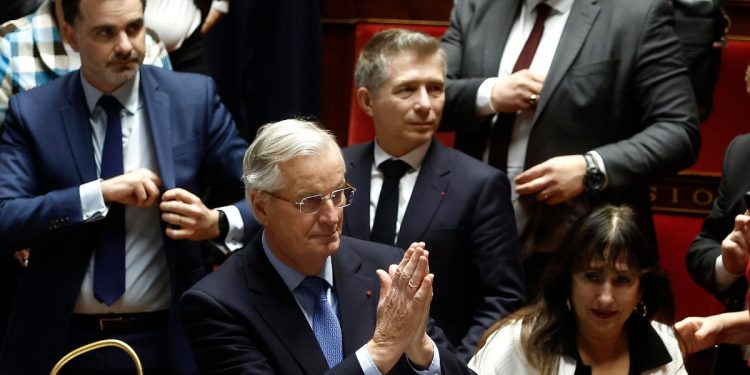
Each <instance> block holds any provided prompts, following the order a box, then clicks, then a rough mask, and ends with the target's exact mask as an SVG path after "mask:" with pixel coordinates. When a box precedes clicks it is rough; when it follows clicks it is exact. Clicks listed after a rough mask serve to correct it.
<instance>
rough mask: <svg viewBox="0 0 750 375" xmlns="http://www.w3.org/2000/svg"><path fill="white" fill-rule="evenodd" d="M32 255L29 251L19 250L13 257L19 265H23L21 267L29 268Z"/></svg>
mask: <svg viewBox="0 0 750 375" xmlns="http://www.w3.org/2000/svg"><path fill="white" fill-rule="evenodd" d="M30 254H31V253H30V252H29V249H23V250H18V251H16V252H15V253H13V257H15V258H16V260H17V261H18V263H20V264H21V267H23V268H26V267H28V266H29V255H30Z"/></svg>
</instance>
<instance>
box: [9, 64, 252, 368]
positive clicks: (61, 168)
mask: <svg viewBox="0 0 750 375" xmlns="http://www.w3.org/2000/svg"><path fill="white" fill-rule="evenodd" d="M140 85H141V87H140V90H141V91H140V92H141V100H142V101H143V102H144V103H145V105H146V113H147V117H148V122H149V128H150V131H151V136H152V139H153V144H154V152H155V155H156V159H157V164H158V169H159V170H158V172H157V173H158V174H159V176H160V178H161V180H162V188H163V189H165V190H166V189H171V188H175V187H181V188H184V189H186V190H189V191H191V192H193V193H195V194H197V195H198V196H203V195H204V193H205V192H206V190H207V188H208V187H209V184H208V183H209V182H210V183H211V184H210V186H211V188H212V193H213V194H217V195H218V196H222V197H224V198H223V200H224V203H225V204H226V203H231V202H236V201H237V200H238V199H242V197H243V189H242V186H241V184H240V180H239V179H240V176H241V175H242V170H241V168H242V157H243V153H244V150H245V148H246V143H245V142H244V141H243V140H242V139H241V138H240V137H239V135H238V134H237V131H236V130H235V127H234V122H233V121H232V119H231V117H230V116H229V114H228V112H227V111H226V110H225V109H224V107H223V106H222V105H221V103H220V101H219V99H218V96H217V95H216V93H215V91H214V88H213V84H212V82H211V81H210V80H209V79H207V78H205V77H202V76H198V75H192V74H180V73H173V72H169V71H165V70H161V69H158V68H153V67H149V66H143V67H142V68H141V78H140ZM88 112H89V111H88V108H87V106H86V104H85V99H84V94H83V89H82V87H81V81H80V78H79V73H78V72H77V71H76V72H74V73H71V74H69V75H66V76H64V77H61V78H59V79H57V80H55V81H54V82H51V83H50V84H48V85H46V86H43V87H40V88H37V89H34V90H32V91H29V92H27V93H21V94H18V95H14V96H13V97H12V98H11V100H10V111H9V114H8V117H7V119H6V122H5V126H4V128H3V134H2V141H0V252H2V253H5V254H10V253H11V252H13V251H16V250H18V249H23V248H29V247H30V248H32V249H33V251H32V255H31V260H30V262H29V268H28V269H27V270H26V272H25V273H24V276H23V280H22V281H21V286H20V290H19V295H18V298H17V300H16V304H15V307H14V311H13V313H12V316H11V320H10V324H9V326H8V331H7V334H6V337H5V340H4V344H3V346H2V352H1V353H0V373H13V374H20V373H24V374H36V373H46V372H49V371H50V369H51V368H52V366H53V365H54V363H55V362H56V361H57V360H58V359H59V358H60V357H62V356H63V355H64V354H65V343H66V338H67V333H68V327H69V323H70V317H71V313H72V310H73V307H74V305H75V303H76V298H77V296H78V293H79V290H80V286H81V282H82V280H83V277H84V274H85V272H86V269H87V266H88V265H89V259H90V258H91V254H92V251H93V247H94V244H95V243H96V240H97V236H98V235H100V233H101V222H94V223H84V222H83V217H82V214H81V202H80V198H79V192H78V189H79V186H80V185H81V184H83V183H86V182H89V181H93V180H95V179H96V178H97V174H96V163H95V161H94V151H93V145H92V142H91V126H90V124H89V113H88ZM236 205H237V207H238V208H240V212H242V214H243V218H244V219H245V222H246V223H247V222H249V220H250V212H249V209H248V207H247V204H245V203H244V202H242V201H240V202H237V203H236ZM162 227H165V224H164V223H162ZM163 229H164V228H163ZM164 247H165V252H166V258H167V263H168V265H169V269H170V271H171V272H170V276H171V278H170V281H171V286H172V299H173V301H174V302H175V303H174V305H175V306H176V301H177V297H179V295H180V294H181V293H182V292H183V291H184V290H186V289H187V288H188V287H190V286H191V285H192V284H193V283H194V282H195V281H197V280H198V279H199V278H201V277H202V276H203V275H205V274H206V270H205V266H204V262H203V260H202V257H201V253H200V243H198V242H192V241H175V240H171V239H169V238H168V237H166V236H164ZM173 314H174V316H173V317H174V318H177V314H176V309H173ZM174 323H176V321H175V319H171V320H170V329H169V332H170V343H171V344H172V345H171V347H170V351H171V354H173V355H174V356H172V357H171V358H173V359H179V361H175V362H174V363H172V365H173V369H172V370H173V371H174V372H175V373H180V374H184V373H191V372H194V371H195V368H194V366H195V365H194V363H192V360H191V356H190V355H189V351H188V347H187V342H186V340H185V338H184V334H183V332H182V329H181V327H180V325H179V324H174ZM183 365H184V366H186V367H180V366H183Z"/></svg>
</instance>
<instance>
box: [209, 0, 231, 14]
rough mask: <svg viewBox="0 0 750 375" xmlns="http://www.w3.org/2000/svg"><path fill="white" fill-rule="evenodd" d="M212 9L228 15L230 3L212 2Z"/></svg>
mask: <svg viewBox="0 0 750 375" xmlns="http://www.w3.org/2000/svg"><path fill="white" fill-rule="evenodd" d="M211 9H214V10H216V11H217V12H220V13H224V14H227V13H229V1H226V0H214V1H213V2H211Z"/></svg>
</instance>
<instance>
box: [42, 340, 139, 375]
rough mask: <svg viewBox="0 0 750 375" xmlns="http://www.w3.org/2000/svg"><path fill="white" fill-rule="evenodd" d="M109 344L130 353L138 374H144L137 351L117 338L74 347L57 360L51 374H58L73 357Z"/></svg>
mask: <svg viewBox="0 0 750 375" xmlns="http://www.w3.org/2000/svg"><path fill="white" fill-rule="evenodd" d="M107 346H114V347H117V348H120V349H122V350H124V351H125V352H126V353H128V355H129V356H130V358H131V359H132V360H133V363H134V364H135V369H136V371H137V372H138V375H143V367H142V366H141V360H140V359H139V358H138V354H136V353H135V350H133V348H131V347H130V345H128V344H126V343H124V342H123V341H120V340H115V339H107V340H99V341H96V342H92V343H90V344H86V345H84V346H81V347H80V348H76V349H73V350H72V351H71V352H70V353H68V354H66V355H65V356H64V357H62V358H61V359H60V360H59V361H57V363H56V364H55V367H53V368H52V372H50V375H57V373H58V372H59V371H60V370H61V369H62V368H63V366H65V364H66V363H68V362H70V361H71V360H72V359H73V358H75V357H78V356H79V355H81V354H84V353H88V352H90V351H92V350H96V349H99V348H104V347H107Z"/></svg>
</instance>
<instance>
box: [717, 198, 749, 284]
mask: <svg viewBox="0 0 750 375" xmlns="http://www.w3.org/2000/svg"><path fill="white" fill-rule="evenodd" d="M749 214H750V212H748V211H745V213H744V214H743V215H737V217H736V218H734V229H733V230H732V232H730V233H729V235H728V236H727V237H726V238H725V239H724V241H721V261H722V263H724V269H726V270H727V272H730V273H733V274H735V275H741V274H743V273H744V272H745V268H747V261H748V256H750V216H748V215H749Z"/></svg>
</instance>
